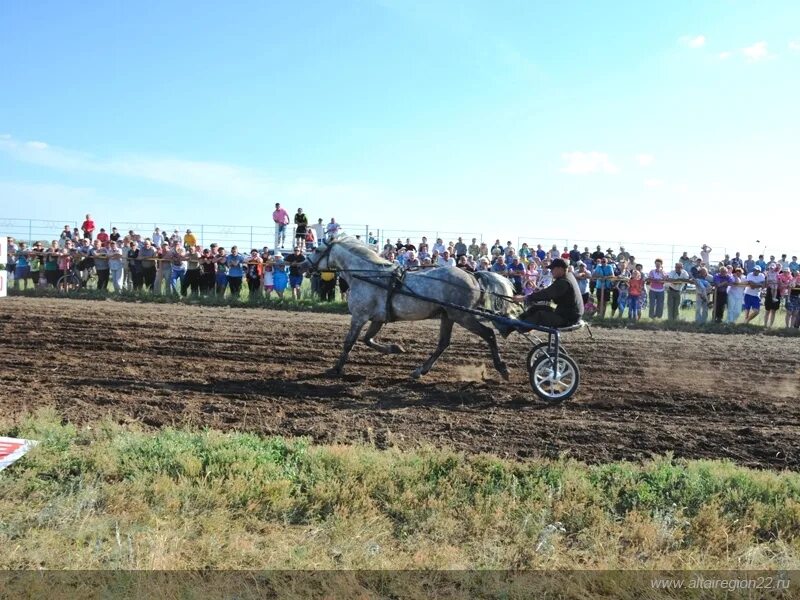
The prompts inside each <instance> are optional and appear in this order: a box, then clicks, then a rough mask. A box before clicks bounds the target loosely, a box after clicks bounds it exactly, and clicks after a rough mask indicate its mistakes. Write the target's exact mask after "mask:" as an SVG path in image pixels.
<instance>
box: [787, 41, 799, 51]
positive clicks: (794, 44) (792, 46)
mask: <svg viewBox="0 0 800 600" xmlns="http://www.w3.org/2000/svg"><path fill="white" fill-rule="evenodd" d="M789 50H793V51H794V52H800V41H797V40H793V41H791V42H789Z"/></svg>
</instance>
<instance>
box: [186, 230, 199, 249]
mask: <svg viewBox="0 0 800 600" xmlns="http://www.w3.org/2000/svg"><path fill="white" fill-rule="evenodd" d="M195 246H197V238H196V237H195V235H194V234H193V233H192V230H191V229H187V230H186V235H184V236H183V247H184V248H186V250H187V251H189V252H194V249H195Z"/></svg>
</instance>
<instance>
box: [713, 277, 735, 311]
mask: <svg viewBox="0 0 800 600" xmlns="http://www.w3.org/2000/svg"><path fill="white" fill-rule="evenodd" d="M732 283H734V279H733V275H731V274H730V273H729V272H728V267H726V266H725V265H723V266H721V267H720V268H719V271H718V272H717V274H716V275H714V322H715V323H722V318H723V316H725V309H726V308H727V307H728V287H729V286H730V285H731V284H732Z"/></svg>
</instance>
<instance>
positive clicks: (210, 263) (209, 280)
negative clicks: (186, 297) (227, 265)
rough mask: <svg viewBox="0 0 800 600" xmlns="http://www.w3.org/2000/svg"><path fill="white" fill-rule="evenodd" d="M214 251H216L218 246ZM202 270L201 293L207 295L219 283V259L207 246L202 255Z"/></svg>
mask: <svg viewBox="0 0 800 600" xmlns="http://www.w3.org/2000/svg"><path fill="white" fill-rule="evenodd" d="M213 252H216V247H215V248H214V250H213ZM200 271H201V273H200V294H201V295H203V296H207V295H209V294H211V292H213V291H214V287H215V286H216V283H217V259H216V256H215V255H214V254H213V253H212V250H211V249H209V248H205V249H204V250H203V254H202V256H201V257H200Z"/></svg>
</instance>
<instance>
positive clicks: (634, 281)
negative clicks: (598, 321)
mask: <svg viewBox="0 0 800 600" xmlns="http://www.w3.org/2000/svg"><path fill="white" fill-rule="evenodd" d="M636 266H637V267H638V266H639V265H636ZM643 295H644V277H642V272H641V271H640V270H639V269H638V268H636V269H634V270H633V271H632V272H631V278H630V280H629V281H628V318H629V319H630V320H631V321H638V320H639V319H641V318H642V302H641V300H642V296H643ZM620 316H622V313H621V312H620Z"/></svg>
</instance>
